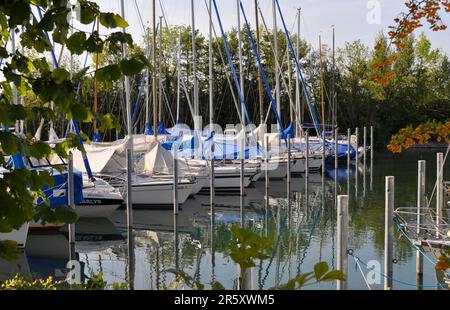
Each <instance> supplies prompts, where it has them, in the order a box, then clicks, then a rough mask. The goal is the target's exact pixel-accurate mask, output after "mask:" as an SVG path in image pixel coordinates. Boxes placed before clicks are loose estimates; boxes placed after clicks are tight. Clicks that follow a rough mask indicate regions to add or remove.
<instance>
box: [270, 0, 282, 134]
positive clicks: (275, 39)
mask: <svg viewBox="0 0 450 310" xmlns="http://www.w3.org/2000/svg"><path fill="white" fill-rule="evenodd" d="M272 10H273V47H274V49H275V52H274V57H275V59H276V60H278V26H277V9H276V0H272ZM276 63H277V62H276V61H275V93H276V96H275V101H276V102H277V110H278V113H280V115H281V105H280V104H281V103H280V73H279V71H278V66H277V65H276ZM279 129H280V130H281V128H279Z"/></svg>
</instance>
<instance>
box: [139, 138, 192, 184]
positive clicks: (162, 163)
mask: <svg viewBox="0 0 450 310" xmlns="http://www.w3.org/2000/svg"><path fill="white" fill-rule="evenodd" d="M135 169H136V170H135V171H136V173H144V174H151V175H155V174H173V155H172V153H171V152H169V151H167V150H166V149H165V148H163V147H162V146H161V144H160V143H159V142H153V143H152V144H151V150H150V151H149V152H148V153H146V154H145V155H143V156H142V157H141V158H140V159H138V161H137V164H136V167H135ZM178 169H179V171H186V170H187V169H188V167H187V165H186V164H185V163H184V161H181V160H178ZM180 176H181V173H180Z"/></svg>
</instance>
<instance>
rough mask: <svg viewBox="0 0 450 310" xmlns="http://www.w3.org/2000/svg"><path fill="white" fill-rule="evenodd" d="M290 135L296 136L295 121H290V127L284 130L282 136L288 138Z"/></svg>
mask: <svg viewBox="0 0 450 310" xmlns="http://www.w3.org/2000/svg"><path fill="white" fill-rule="evenodd" d="M288 135H289V136H290V137H291V138H293V137H295V126H294V123H290V124H289V127H288V128H286V129H285V130H284V132H283V135H282V136H283V137H286V138H287V136H288Z"/></svg>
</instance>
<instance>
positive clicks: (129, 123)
mask: <svg viewBox="0 0 450 310" xmlns="http://www.w3.org/2000/svg"><path fill="white" fill-rule="evenodd" d="M121 11H122V18H124V19H125V4H124V0H121ZM123 32H124V33H125V32H126V31H125V28H124V29H123ZM127 53H128V51H127V45H126V44H125V43H124V44H122V59H126V58H127ZM124 84H125V102H126V108H127V131H128V136H129V138H130V142H131V144H129V145H131V147H130V148H131V149H132V147H133V146H132V142H133V139H132V138H131V136H132V134H133V132H132V131H133V125H132V120H131V113H132V112H131V98H130V78H129V77H128V76H126V75H125V76H124Z"/></svg>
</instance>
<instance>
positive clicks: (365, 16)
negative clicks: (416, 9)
mask: <svg viewBox="0 0 450 310" xmlns="http://www.w3.org/2000/svg"><path fill="white" fill-rule="evenodd" d="M124 1H125V14H126V20H127V21H128V22H129V24H130V27H129V28H128V29H127V31H128V32H129V33H131V34H132V35H133V37H134V39H135V41H137V42H139V41H140V39H141V37H142V34H143V29H142V23H141V22H140V19H139V17H138V14H137V9H136V4H137V7H139V11H140V14H141V16H142V19H143V21H144V23H147V22H149V21H151V16H152V1H151V0H124ZM160 1H161V3H162V5H163V6H164V10H165V11H166V12H167V14H168V22H169V24H170V25H175V24H177V25H181V24H184V25H190V24H191V0H156V6H157V13H156V15H157V16H160V15H162V14H161V8H160ZM206 1H209V0H206ZM95 2H97V3H98V4H99V5H100V8H101V10H102V11H111V12H117V13H120V0H97V1H95ZM216 2H217V6H218V9H219V12H220V15H221V18H222V22H223V25H224V28H225V30H227V29H230V28H231V27H235V26H236V25H237V5H236V0H216ZM404 2H405V0H279V3H280V6H281V9H282V11H283V14H284V17H285V20H286V23H287V25H288V28H289V30H294V29H295V32H296V29H297V26H296V14H297V8H299V7H301V10H302V14H301V24H300V27H301V36H302V38H303V39H306V40H307V41H308V42H309V43H310V44H312V45H313V46H315V47H317V46H318V45H319V44H318V37H319V35H320V36H322V41H323V43H324V44H329V45H331V42H332V30H331V29H332V28H331V27H332V25H334V26H335V28H336V46H337V47H338V48H339V47H342V46H344V44H345V43H346V42H352V41H354V40H358V39H360V40H361V41H362V42H364V43H365V44H366V45H369V46H373V44H374V39H375V37H376V36H377V34H378V33H380V31H385V32H387V31H388V30H389V26H391V25H392V24H393V23H394V22H393V20H394V18H395V17H397V16H398V14H399V13H400V12H402V11H404V10H405V6H404ZM194 3H195V16H196V21H195V23H196V28H197V29H199V30H200V31H201V32H202V33H203V34H205V35H207V33H208V22H209V18H208V13H207V10H206V6H205V0H194ZM242 3H243V5H244V7H245V9H246V15H247V17H248V19H249V21H250V23H251V24H252V27H254V19H255V17H254V16H255V15H254V0H242ZM259 6H260V8H261V10H262V12H263V15H264V17H265V19H266V22H267V24H268V27H269V28H271V27H272V24H273V13H272V0H259ZM213 12H214V11H213ZM277 18H278V19H277V23H278V27H279V29H281V27H282V24H281V19H280V17H279V16H278V17H277ZM444 20H445V21H446V22H447V24H450V18H449V16H446V17H445V19H444ZM213 21H214V24H215V26H218V23H217V19H216V18H215V16H214V17H213ZM243 22H244V21H243V18H242V17H241V23H242V24H243ZM217 29H218V28H217ZM100 32H101V33H102V32H103V33H106V30H101V31H100ZM420 32H425V33H426V35H427V36H428V37H429V39H430V40H431V43H432V46H433V48H440V49H443V50H444V51H446V52H447V53H449V54H450V40H449V35H450V29H449V30H446V31H441V32H433V31H431V30H429V29H427V28H422V29H421V30H419V31H418V32H417V34H419V33H420Z"/></svg>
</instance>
